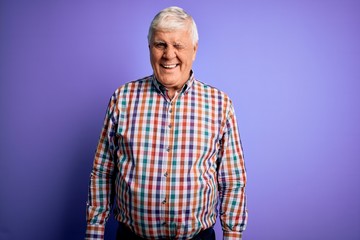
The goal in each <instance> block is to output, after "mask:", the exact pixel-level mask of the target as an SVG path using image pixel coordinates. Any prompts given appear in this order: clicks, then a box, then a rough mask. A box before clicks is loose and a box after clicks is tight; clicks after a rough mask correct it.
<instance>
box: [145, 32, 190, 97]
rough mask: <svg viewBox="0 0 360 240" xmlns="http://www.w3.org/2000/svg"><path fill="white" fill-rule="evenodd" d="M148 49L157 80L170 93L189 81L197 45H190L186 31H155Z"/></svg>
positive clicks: (188, 34)
mask: <svg viewBox="0 0 360 240" xmlns="http://www.w3.org/2000/svg"><path fill="white" fill-rule="evenodd" d="M149 48H150V61H151V66H152V68H153V70H154V74H155V76H156V78H157V80H158V81H159V82H160V83H161V84H163V85H164V86H165V87H166V88H168V89H169V90H170V91H171V90H179V89H181V88H182V86H183V85H184V84H185V82H186V81H187V80H188V79H189V76H190V71H191V68H192V63H193V62H194V60H195V56H196V51H197V44H196V45H194V44H193V43H192V39H191V36H190V33H189V32H188V31H187V30H174V31H161V30H157V31H155V32H154V33H153V36H152V39H151V41H150V45H149Z"/></svg>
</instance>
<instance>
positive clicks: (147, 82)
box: [113, 76, 152, 98]
mask: <svg viewBox="0 0 360 240" xmlns="http://www.w3.org/2000/svg"><path fill="white" fill-rule="evenodd" d="M151 86H152V76H147V77H144V78H140V79H137V80H134V81H130V82H127V83H125V84H124V85H122V86H120V87H118V88H117V89H116V90H115V92H114V93H113V97H115V98H120V97H124V96H127V95H129V94H133V93H135V92H137V91H138V90H140V89H142V90H144V89H150V88H151Z"/></svg>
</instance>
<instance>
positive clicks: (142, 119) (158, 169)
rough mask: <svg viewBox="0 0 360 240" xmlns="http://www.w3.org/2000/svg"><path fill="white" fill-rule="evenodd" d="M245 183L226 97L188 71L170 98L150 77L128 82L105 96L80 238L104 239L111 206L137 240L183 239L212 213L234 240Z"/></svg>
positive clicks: (243, 217) (243, 216) (209, 222)
mask: <svg viewBox="0 0 360 240" xmlns="http://www.w3.org/2000/svg"><path fill="white" fill-rule="evenodd" d="M245 183H246V173H245V166H244V159H243V151H242V146H241V142H240V137H239V133H238V127H237V122H236V118H235V113H234V108H233V105H232V103H231V100H230V99H229V97H228V96H227V95H226V94H224V93H223V92H221V91H219V90H217V89H216V88H213V87H211V86H209V85H206V84H204V83H202V82H200V81H198V80H196V79H195V78H194V76H193V74H191V77H190V79H189V80H188V81H187V82H186V84H185V85H184V87H183V88H182V90H181V91H180V92H178V94H176V95H175V97H174V98H172V99H170V98H169V97H168V96H167V92H166V89H165V88H164V87H163V86H162V85H161V84H159V82H158V81H157V80H156V78H155V77H154V76H149V77H146V78H143V79H140V80H137V81H133V82H130V83H127V84H125V85H124V86H122V87H120V88H119V89H117V90H116V91H115V93H114V94H113V95H112V97H111V99H110V102H109V106H108V109H107V113H106V117H105V121H104V125H103V128H102V132H101V136H100V140H99V143H98V147H97V150H96V154H95V160H94V165H93V170H92V172H91V178H90V187H89V197H88V202H87V231H86V239H103V238H104V229H105V223H106V220H107V219H108V216H109V212H110V210H111V208H112V205H114V216H115V218H116V219H117V221H119V222H121V223H124V224H125V225H127V226H128V227H129V228H130V229H131V230H132V231H133V232H134V233H136V234H137V235H139V236H141V237H143V238H147V239H190V238H192V237H193V236H195V235H196V234H197V233H199V232H200V231H202V230H204V229H207V228H209V227H211V226H213V225H214V224H215V221H216V219H217V214H218V211H219V214H220V220H221V224H222V228H223V235H224V239H226V240H230V239H241V235H242V231H243V230H244V229H245V227H246V222H247V209H246V196H245ZM114 196H115V197H114ZM113 201H114V202H113ZM113 203H114V204H113ZM218 206H219V207H218Z"/></svg>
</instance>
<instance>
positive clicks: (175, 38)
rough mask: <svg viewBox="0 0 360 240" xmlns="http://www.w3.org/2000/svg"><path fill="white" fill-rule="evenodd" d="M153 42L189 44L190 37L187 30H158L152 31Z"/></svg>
mask: <svg viewBox="0 0 360 240" xmlns="http://www.w3.org/2000/svg"><path fill="white" fill-rule="evenodd" d="M152 40H153V41H165V42H183V43H188V42H191V36H190V33H189V31H188V30H187V29H159V30H155V31H154V35H153V39H152Z"/></svg>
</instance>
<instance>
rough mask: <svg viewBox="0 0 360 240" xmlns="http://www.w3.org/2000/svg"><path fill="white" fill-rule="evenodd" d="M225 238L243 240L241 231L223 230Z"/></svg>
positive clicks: (225, 239) (227, 239) (226, 239)
mask: <svg viewBox="0 0 360 240" xmlns="http://www.w3.org/2000/svg"><path fill="white" fill-rule="evenodd" d="M223 236H224V238H223V239H224V240H242V233H241V232H227V231H224V232H223Z"/></svg>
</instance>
